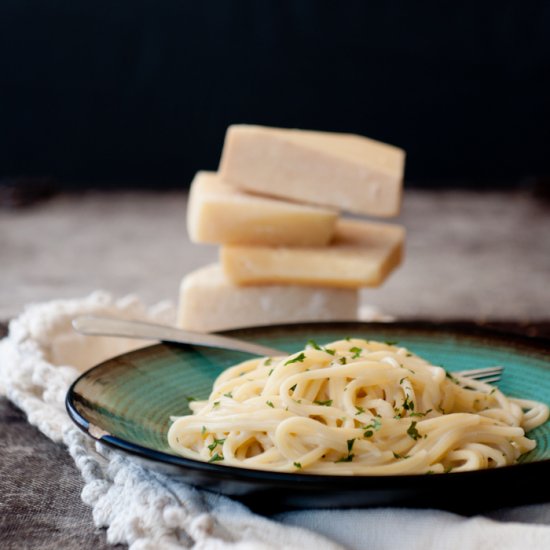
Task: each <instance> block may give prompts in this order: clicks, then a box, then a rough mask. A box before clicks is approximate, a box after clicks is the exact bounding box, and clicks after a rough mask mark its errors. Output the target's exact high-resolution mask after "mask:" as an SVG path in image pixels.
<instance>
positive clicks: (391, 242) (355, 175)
mask: <svg viewBox="0 0 550 550" xmlns="http://www.w3.org/2000/svg"><path fill="white" fill-rule="evenodd" d="M404 163H405V153H404V151H403V150H402V149H399V148H397V147H393V146H390V145H386V144H384V143H380V142H378V141H374V140H371V139H368V138H365V137H361V136H356V135H351V134H336V133H329V132H314V131H305V130H285V129H278V128H267V127H261V126H247V125H235V126H231V127H229V129H228V131H227V135H226V139H225V143H224V149H223V153H222V159H221V163H220V168H219V171H218V172H217V173H215V172H199V173H198V174H197V175H196V177H195V179H194V181H193V183H192V185H191V190H190V195H189V205H188V215H187V226H188V232H189V237H190V239H191V240H192V241H193V242H195V243H208V244H219V245H221V249H220V263H219V264H213V265H209V266H206V267H204V268H202V269H199V270H198V271H195V272H193V273H190V274H189V275H187V276H186V277H185V278H184V279H183V281H182V284H181V290H180V307H179V318H178V324H179V326H181V327H182V328H186V329H189V330H197V331H205V332H208V331H216V330H223V329H228V328H234V327H239V326H251V325H258V324H270V323H282V322H292V321H307V320H353V319H356V318H357V310H358V305H359V289H360V288H361V287H369V286H370V287H372V286H378V285H380V284H381V283H382V282H383V281H384V280H385V278H386V277H387V276H388V275H389V274H390V273H391V271H392V270H393V269H394V268H395V267H396V266H397V265H399V263H400V261H401V257H402V251H403V242H404V237H405V231H404V229H403V228H402V227H401V226H399V225H395V224H388V223H379V222H373V221H365V220H360V219H356V218H355V219H351V218H342V217H340V216H339V212H340V211H348V212H352V213H356V214H365V215H369V216H378V217H391V216H395V215H397V214H398V212H399V208H400V202H401V190H402V181H403V170H404Z"/></svg>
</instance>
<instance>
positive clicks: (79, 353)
mask: <svg viewBox="0 0 550 550" xmlns="http://www.w3.org/2000/svg"><path fill="white" fill-rule="evenodd" d="M85 313H97V314H106V315H115V316H119V317H123V318H131V319H142V320H152V321H157V322H165V323H170V322H171V321H172V320H173V318H174V311H173V308H172V307H171V306H170V305H169V304H167V303H162V304H158V305H157V306H155V307H154V308H150V309H147V308H145V307H144V305H143V304H142V303H141V302H140V301H139V300H137V299H136V298H132V297H130V298H125V299H122V300H118V301H115V300H113V298H111V297H110V296H109V295H107V294H105V293H100V292H97V293H94V294H92V295H91V296H89V297H87V298H84V299H80V300H60V301H54V302H49V303H45V304H37V305H32V306H29V307H28V308H27V309H26V310H25V312H24V313H22V314H21V315H20V316H19V317H18V318H17V319H15V320H13V321H12V322H11V323H10V330H9V334H8V336H7V337H6V338H5V339H4V340H2V341H1V342H0V392H2V393H5V394H6V395H7V397H8V398H9V399H10V400H11V401H13V402H14V403H15V404H16V405H17V406H18V407H20V408H21V409H22V410H23V411H25V412H26V414H27V416H28V419H29V422H30V423H31V424H34V425H35V426H37V427H38V428H39V429H40V430H41V431H42V432H43V433H44V434H46V435H47V436H48V437H49V438H51V439H53V440H54V441H57V442H63V443H64V444H66V445H67V447H68V450H69V452H70V453H71V455H72V457H73V458H74V460H75V463H76V465H77V467H78V468H79V469H80V471H81V472H82V476H83V478H84V482H85V487H84V489H83V491H82V499H83V500H84V502H86V503H87V504H89V505H90V506H91V507H92V508H93V518H94V521H95V523H96V525H97V526H99V527H106V528H107V539H108V541H109V542H111V543H113V544H115V543H126V544H128V545H130V548H132V549H133V550H135V549H157V548H163V549H165V548H166V549H171V548H174V549H176V548H194V549H197V550H200V549H235V550H237V549H238V550H245V549H246V550H249V549H250V550H252V549H258V550H262V549H266V550H268V549H269V550H270V549H301V550H309V549H312V550H319V549H327V550H332V549H334V550H335V549H343V548H350V549H365V548H367V549H386V548H387V549H393V548H400V547H403V548H407V550H416V549H418V550H430V549H434V550H435V549H438V550H451V549H453V550H454V549H457V550H458V549H461V550H468V549H472V550H474V549H478V548H487V549H489V548H498V549H499V550H503V549H516V548H517V549H524V548H529V549H532V550H538V549H541V550H542V549H545V550H546V549H548V548H550V526H549V525H550V505H538V506H527V507H522V508H515V509H509V510H504V511H499V512H496V513H495V514H493V517H494V518H495V519H488V518H485V517H474V518H463V517H461V516H458V515H455V514H450V513H447V512H441V511H436V510H405V509H388V508H378V509H365V510H303V511H294V512H287V513H284V514H279V515H278V516H275V517H274V518H271V519H266V518H264V517H261V516H258V515H256V514H254V513H253V512H251V511H250V510H249V509H248V508H246V507H245V506H243V505H242V504H239V503H238V502H236V501H233V500H231V499H229V498H226V497H223V496H220V495H214V494H212V493H209V492H206V491H201V490H198V489H195V488H193V487H191V486H189V485H187V484H185V483H183V482H181V481H177V480H175V479H174V478H171V477H170V478H169V477H166V476H164V475H162V474H159V473H157V472H153V471H150V470H147V469H145V468H143V467H141V466H139V465H137V464H136V463H134V462H132V461H131V460H130V459H128V458H125V457H123V456H121V455H119V454H118V453H112V452H110V450H109V449H108V448H106V447H105V446H103V445H99V444H97V445H95V444H94V442H93V441H92V440H91V439H90V438H88V437H87V436H86V435H84V434H83V433H82V432H80V430H78V429H77V428H76V427H75V426H74V425H73V423H72V421H71V420H70V419H69V417H68V416H67V414H66V412H65V407H64V399H65V394H66V392H67V389H68V387H69V385H70V384H71V382H72V381H73V380H74V379H75V378H76V377H77V376H78V374H79V373H80V372H82V371H84V370H85V369H87V368H88V367H90V366H92V365H93V364H96V363H98V362H100V361H101V360H103V359H105V358H107V357H109V356H113V355H116V354H119V353H122V352H124V351H126V350H128V349H131V348H135V347H138V346H139V344H138V345H136V342H135V341H130V340H122V339H113V338H100V337H92V338H90V337H84V336H80V335H77V334H75V333H74V332H73V330H72V328H71V320H72V319H73V318H74V317H75V316H77V315H81V314H85ZM141 345H143V344H141ZM496 520H498V521H496ZM529 522H530V523H529Z"/></svg>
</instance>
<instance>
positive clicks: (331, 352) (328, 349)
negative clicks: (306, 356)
mask: <svg viewBox="0 0 550 550" xmlns="http://www.w3.org/2000/svg"><path fill="white" fill-rule="evenodd" d="M325 351H326V352H327V353H328V354H329V355H334V354H335V353H336V350H335V349H330V348H325Z"/></svg>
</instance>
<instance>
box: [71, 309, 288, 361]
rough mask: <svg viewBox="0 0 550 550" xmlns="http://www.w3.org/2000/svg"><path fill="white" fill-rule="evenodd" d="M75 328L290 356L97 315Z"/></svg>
mask: <svg viewBox="0 0 550 550" xmlns="http://www.w3.org/2000/svg"><path fill="white" fill-rule="evenodd" d="M73 328H74V329H75V330H76V331H78V332H80V333H81V334H88V335H90V336H122V337H124V338H138V339H143V340H162V341H163V342H176V343H178V344H191V345H195V346H205V347H208V348H219V349H228V350H232V351H242V352H245V353H251V354H252V355H260V356H268V357H272V356H281V355H283V356H286V355H288V353H287V352H285V351H281V350H277V349H273V348H268V347H266V346H261V345H259V344H253V343H251V342H246V341H244V340H238V339H237V338H230V337H228V336H220V335H217V334H206V333H201V332H191V331H189V330H182V329H178V328H174V327H169V326H166V325H157V324H154V323H145V322H142V321H127V320H124V319H112V318H109V317H100V316H96V315H84V316H81V317H77V318H76V319H74V320H73Z"/></svg>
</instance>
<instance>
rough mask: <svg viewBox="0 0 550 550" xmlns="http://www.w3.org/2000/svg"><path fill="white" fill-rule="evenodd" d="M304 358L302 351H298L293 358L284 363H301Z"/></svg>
mask: <svg viewBox="0 0 550 550" xmlns="http://www.w3.org/2000/svg"><path fill="white" fill-rule="evenodd" d="M305 358H306V356H305V354H304V352H302V353H300V354H299V355H297V356H296V357H294V359H289V360H288V361H287V362H286V363H285V365H290V364H291V363H301V362H302V361H303V360H304V359H305Z"/></svg>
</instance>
